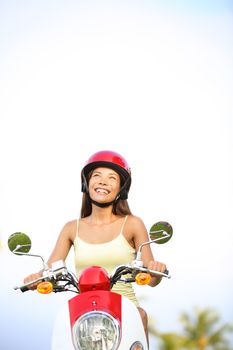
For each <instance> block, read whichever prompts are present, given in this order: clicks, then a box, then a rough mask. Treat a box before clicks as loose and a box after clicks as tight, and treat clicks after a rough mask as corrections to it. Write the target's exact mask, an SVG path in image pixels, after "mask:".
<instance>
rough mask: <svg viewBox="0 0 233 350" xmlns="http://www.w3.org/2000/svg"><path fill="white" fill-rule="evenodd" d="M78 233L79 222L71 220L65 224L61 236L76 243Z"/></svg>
mask: <svg viewBox="0 0 233 350" xmlns="http://www.w3.org/2000/svg"><path fill="white" fill-rule="evenodd" d="M76 231H77V220H76V219H75V220H71V221H68V222H67V223H65V225H64V226H63V228H62V230H61V233H60V235H61V236H63V237H65V238H68V239H69V240H70V241H72V242H73V241H74V238H75V236H76Z"/></svg>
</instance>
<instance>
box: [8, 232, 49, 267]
mask: <svg viewBox="0 0 233 350" xmlns="http://www.w3.org/2000/svg"><path fill="white" fill-rule="evenodd" d="M31 246H32V243H31V239H30V238H29V237H28V235H26V234H25V233H23V232H15V233H12V235H10V237H9V238H8V247H9V249H10V251H11V252H12V253H14V254H16V255H26V256H34V257H37V258H40V259H41V260H42V263H43V268H44V269H45V270H46V269H48V266H47V264H46V262H45V260H44V258H43V257H42V256H41V255H37V254H31V253H29V252H30V250H31Z"/></svg>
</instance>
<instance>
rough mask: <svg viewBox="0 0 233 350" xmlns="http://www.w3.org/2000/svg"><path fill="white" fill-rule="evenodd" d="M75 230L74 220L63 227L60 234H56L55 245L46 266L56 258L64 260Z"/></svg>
mask: <svg viewBox="0 0 233 350" xmlns="http://www.w3.org/2000/svg"><path fill="white" fill-rule="evenodd" d="M75 231H76V222H75V221H70V222H68V223H67V224H65V226H64V227H63V229H62V231H61V233H60V235H59V236H58V239H57V242H56V245H55V247H54V249H53V251H52V254H51V255H50V257H49V259H48V266H49V267H51V264H52V263H53V262H54V261H57V260H64V261H65V260H66V257H67V255H68V253H69V251H70V248H71V246H72V244H73V239H74V236H75Z"/></svg>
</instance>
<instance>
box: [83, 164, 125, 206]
mask: <svg viewBox="0 0 233 350" xmlns="http://www.w3.org/2000/svg"><path fill="white" fill-rule="evenodd" d="M119 191H120V175H119V174H118V173H117V172H116V171H114V170H112V169H110V168H96V169H94V170H93V172H92V174H91V177H90V180H89V195H90V197H91V199H92V200H94V201H96V202H99V203H105V202H106V203H107V202H111V201H113V200H114V199H115V198H116V196H117V194H118V193H119Z"/></svg>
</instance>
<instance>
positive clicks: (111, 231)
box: [24, 151, 166, 338]
mask: <svg viewBox="0 0 233 350" xmlns="http://www.w3.org/2000/svg"><path fill="white" fill-rule="evenodd" d="M81 181H82V192H83V200H82V208H81V216H80V219H79V220H73V221H70V222H68V223H67V224H65V226H64V227H63V229H62V231H61V233H60V235H59V237H58V240H57V243H56V245H55V248H54V250H53V252H52V254H51V256H50V258H49V260H48V266H50V265H51V263H52V262H54V261H56V260H60V259H62V260H65V259H66V257H67V255H68V253H69V250H70V248H71V246H72V245H73V246H74V251H75V266H76V272H77V275H78V274H80V272H81V271H82V270H83V269H84V268H86V267H87V266H91V265H99V266H102V267H104V268H105V269H106V270H107V271H108V272H109V273H111V272H112V270H113V269H114V267H116V266H117V265H121V264H124V263H129V262H131V261H132V260H133V259H134V258H135V252H136V251H137V250H138V247H139V246H140V244H142V243H144V242H145V241H148V233H147V230H146V228H145V225H144V223H143V221H142V220H141V219H140V218H139V217H136V216H134V215H132V213H131V211H130V209H129V206H128V202H127V198H128V192H129V189H130V185H131V172H130V168H129V166H128V164H127V162H126V160H125V159H124V158H123V157H122V156H121V155H120V154H118V153H116V152H112V151H100V152H97V153H95V154H94V155H92V156H91V157H90V158H89V160H88V161H87V163H86V165H85V166H84V168H83V170H82V172H81ZM142 260H143V263H144V266H146V267H148V268H149V269H152V270H157V271H160V272H164V271H165V270H166V266H165V264H163V263H160V262H157V261H155V260H154V258H153V255H152V251H151V248H150V245H146V246H144V248H143V250H142ZM37 277H38V274H32V275H30V276H28V277H27V278H25V280H24V282H25V283H26V282H30V281H32V280H34V279H35V278H37ZM160 281H161V277H152V279H151V282H150V285H151V286H152V287H154V286H156V285H157V284H158V283H160ZM113 291H115V292H117V293H120V294H123V295H125V296H127V297H128V298H129V299H130V300H132V301H133V302H134V303H135V304H136V306H137V307H138V310H139V312H140V315H141V318H142V321H143V325H144V329H145V332H146V335H147V338H148V329H147V314H146V312H145V311H144V310H143V309H142V308H141V307H139V304H138V301H137V299H136V296H135V293H134V290H133V287H132V285H131V284H130V283H127V284H125V283H122V282H117V284H116V285H115V286H114V287H113Z"/></svg>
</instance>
